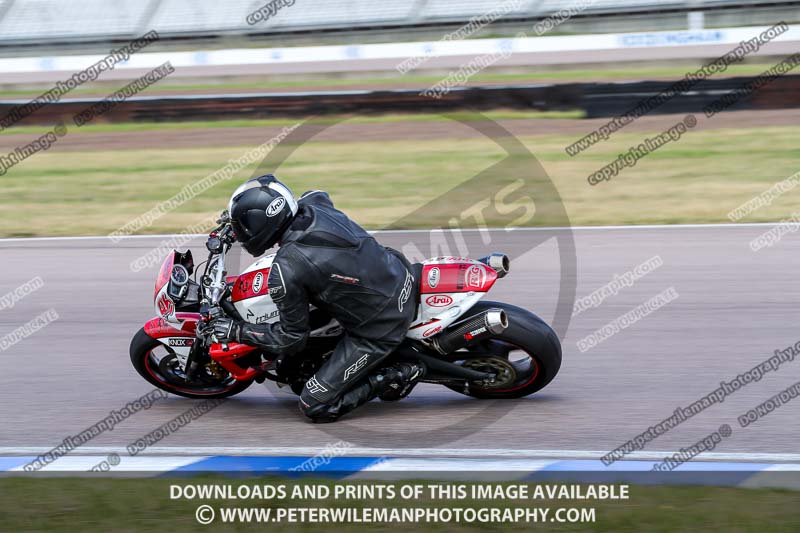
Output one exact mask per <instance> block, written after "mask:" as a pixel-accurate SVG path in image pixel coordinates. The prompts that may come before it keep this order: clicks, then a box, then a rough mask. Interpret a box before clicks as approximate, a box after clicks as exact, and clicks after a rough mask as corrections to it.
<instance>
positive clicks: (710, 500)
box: [0, 476, 800, 533]
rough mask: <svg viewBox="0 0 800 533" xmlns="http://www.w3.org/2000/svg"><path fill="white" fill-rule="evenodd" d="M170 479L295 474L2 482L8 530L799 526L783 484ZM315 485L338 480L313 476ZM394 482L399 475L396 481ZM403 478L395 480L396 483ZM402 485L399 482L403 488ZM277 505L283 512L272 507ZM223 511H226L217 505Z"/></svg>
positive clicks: (794, 499) (731, 529)
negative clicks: (253, 515)
mask: <svg viewBox="0 0 800 533" xmlns="http://www.w3.org/2000/svg"><path fill="white" fill-rule="evenodd" d="M172 483H179V484H189V483H191V484H198V483H219V484H232V485H234V486H237V485H239V484H251V485H254V484H258V485H262V486H263V485H266V484H272V485H276V484H283V485H285V486H286V490H287V494H288V495H289V496H291V490H292V487H293V486H294V484H295V483H296V482H293V481H288V480H286V479H277V478H262V479H248V480H246V481H240V480H231V479H230V478H224V477H213V476H202V477H193V478H191V480H186V479H182V480H168V479H108V478H95V479H86V478H49V479H22V478H6V479H2V480H0V492H2V497H0V520H1V521H0V529H1V530H2V531H13V532H16V533H22V532H40V531H47V532H50V533H72V532H74V531H81V532H90V531H91V532H94V531H100V532H104V533H106V532H120V533H122V532H139V533H142V532H145V533H146V532H154V533H155V532H159V533H160V532H163V531H170V532H176V533H177V532H192V531H249V530H255V529H258V530H262V531H263V530H265V529H267V528H268V530H269V531H315V530H319V531H323V530H324V531H331V530H333V531H352V530H356V529H357V530H362V531H364V530H370V531H393V530H395V531H396V530H397V528H398V527H406V528H413V529H414V530H415V531H530V530H532V529H547V530H553V531H614V532H616V531H632V532H641V531H647V532H653V533H661V532H665V533H666V532H670V533H671V532H675V531H724V532H726V533H738V532H755V533H763V532H764V531H769V532H776V533H777V532H796V531H798V529H799V528H800V509H799V508H798V505H797V504H798V501H800V493H798V492H793V491H783V490H765V489H762V490H753V489H737V488H721V487H681V486H676V487H654V486H646V487H645V486H631V487H630V491H629V496H630V498H629V499H628V500H604V501H603V500H600V501H598V500H581V501H574V500H552V501H549V500H475V499H465V500H450V501H445V502H443V501H441V500H438V501H436V500H430V499H428V498H427V497H424V498H421V499H419V500H401V499H400V498H399V497H398V498H396V499H394V500H383V501H378V500H369V499H367V500H358V499H350V500H343V499H334V498H332V497H331V498H328V499H319V500H317V499H310V498H302V497H299V498H292V499H286V500H282V501H269V500H266V501H265V500H244V501H236V500H186V499H175V500H171V499H170V489H169V486H170V484H172ZM312 483H314V484H319V483H324V484H327V485H329V486H330V485H331V482H330V481H318V480H314V481H312ZM393 484H395V483H393ZM395 485H396V484H395ZM396 491H397V493H399V488H397V489H396ZM203 504H209V505H212V506H213V507H215V508H217V509H218V508H219V507H221V506H224V507H271V508H272V509H277V508H279V507H284V508H288V507H355V508H365V507H384V506H385V507H398V508H403V507H406V508H408V507H423V508H442V507H462V508H464V507H472V508H480V507H498V508H509V507H527V508H531V507H538V508H549V509H551V511H550V516H553V515H554V514H555V509H557V508H560V507H578V508H592V507H593V508H595V509H596V511H595V516H596V521H595V522H594V523H583V524H560V523H549V522H548V523H545V524H536V523H530V524H529V523H518V524H513V523H512V524H480V523H460V524H458V523H449V524H448V523H445V524H405V525H404V524H368V525H366V524H316V525H312V524H302V523H285V522H283V523H270V524H263V523H262V524H255V523H254V524H221V523H219V518H218V519H217V520H216V521H215V522H214V523H212V524H211V525H208V526H201V525H199V524H198V523H197V522H196V521H195V510H196V509H197V507H198V506H200V505H203ZM273 512H275V511H273ZM217 513H219V511H218V510H217Z"/></svg>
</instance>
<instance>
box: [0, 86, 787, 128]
mask: <svg viewBox="0 0 800 533" xmlns="http://www.w3.org/2000/svg"><path fill="white" fill-rule="evenodd" d="M753 80H755V78H752V77H736V78H725V79H720V80H706V81H703V82H701V83H699V84H698V85H697V86H695V87H693V88H692V90H691V91H689V92H688V93H687V94H678V95H676V96H675V97H673V98H671V99H669V100H668V101H666V102H664V103H663V104H661V105H660V106H658V107H657V108H656V109H654V110H653V111H651V113H694V112H699V111H702V109H703V108H704V107H705V106H707V105H708V104H710V103H712V102H714V101H716V100H717V99H719V98H721V97H722V96H724V95H725V94H728V93H732V92H734V91H736V90H737V89H739V88H741V87H743V86H745V85H746V84H747V83H749V82H751V81H753ZM673 83H674V82H672V81H641V82H626V83H569V84H552V85H510V86H485V87H461V88H454V89H452V90H451V91H450V92H449V93H447V94H445V95H443V96H442V97H441V98H438V99H435V98H431V97H429V96H424V95H422V94H420V92H421V89H401V90H375V91H336V92H303V93H264V94H228V95H197V96H149V97H132V98H129V99H128V100H125V101H123V102H120V103H118V104H117V105H116V106H115V107H113V108H112V109H111V110H109V111H108V112H106V113H105V114H104V115H103V116H102V117H99V118H98V119H96V120H95V122H100V121H102V122H168V121H192V120H222V119H257V118H275V117H293V116H294V117H296V116H310V115H324V114H343V113H344V114H347V113H353V114H377V113H418V112H421V111H423V112H424V111H427V112H446V111H458V110H469V109H473V110H479V111H480V110H489V109H518V110H538V111H560V110H561V111H563V110H576V109H577V110H583V111H584V112H585V113H586V116H587V117H590V118H594V117H611V116H616V115H621V114H623V113H625V112H627V111H629V110H630V109H632V108H634V107H636V106H637V105H638V104H639V103H640V102H642V101H643V100H645V99H647V98H650V97H653V96H656V95H658V94H659V93H661V92H663V91H664V90H666V89H667V88H669V87H670V86H671V85H672V84H673ZM97 101H98V100H94V99H86V98H81V99H64V100H61V101H59V102H56V103H52V104H49V105H47V106H45V107H43V108H41V109H39V110H38V111H36V112H35V113H33V114H32V115H30V116H27V117H25V118H24V119H23V120H21V121H20V122H19V125H26V124H46V125H52V124H54V123H55V122H58V121H60V120H65V121H71V117H72V116H74V115H76V114H78V113H80V112H81V111H83V110H84V109H86V108H87V107H89V106H90V105H92V104H94V103H96V102H97ZM25 103H27V101H24V100H2V101H0V117H3V116H5V115H6V114H8V113H9V112H10V111H11V110H12V109H13V108H14V107H15V106H18V105H22V104H25ZM794 107H800V75H784V76H781V77H780V78H777V79H775V80H774V81H772V82H771V83H769V84H768V85H766V86H764V87H762V88H761V89H759V90H758V91H755V92H754V93H753V94H750V95H747V96H745V97H743V98H742V99H741V100H740V101H739V102H738V103H737V104H736V105H735V106H733V107H731V109H733V110H736V109H781V108H794Z"/></svg>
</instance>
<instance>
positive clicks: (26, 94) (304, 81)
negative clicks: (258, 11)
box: [0, 60, 772, 99]
mask: <svg viewBox="0 0 800 533" xmlns="http://www.w3.org/2000/svg"><path fill="white" fill-rule="evenodd" d="M399 62H400V60H398V63H399ZM698 66H699V65H698V64H697V63H694V62H685V63H683V62H675V63H673V64H671V65H664V66H650V65H649V64H646V63H641V64H630V65H626V66H623V67H613V68H603V67H601V68H591V69H553V68H540V69H531V70H525V71H512V72H498V71H491V70H489V71H483V72H480V73H477V74H475V75H474V76H472V77H471V78H470V83H526V82H527V83H539V82H551V81H552V82H565V83H566V82H586V81H592V80H634V79H652V78H674V79H679V78H682V77H683V76H684V75H685V74H686V73H687V72H692V71H694V70H696V69H697V68H698ZM770 66H772V64H767V63H745V64H741V65H732V66H730V67H728V69H727V70H726V71H725V74H724V75H725V76H753V75H756V74H760V73H761V72H763V71H765V70H766V69H768V68H769V67H770ZM421 72H425V71H412V72H411V73H409V74H407V75H405V76H401V75H399V74H398V73H395V72H391V73H389V74H387V75H385V76H375V75H369V76H363V77H359V76H352V75H351V76H347V77H331V76H324V77H320V76H303V75H296V76H291V77H289V76H282V77H281V78H280V79H253V80H244V81H222V82H216V83H214V82H209V81H202V82H198V83H191V84H185V83H176V84H174V85H173V84H172V83H169V82H165V83H159V84H158V85H156V86H154V88H157V90H158V91H159V92H162V93H164V92H169V93H176V94H180V93H185V92H187V91H198V92H200V91H202V92H208V93H216V92H224V91H227V90H252V91H253V92H258V91H264V90H274V89H293V90H298V89H299V90H307V91H313V90H315V89H316V88H317V87H333V88H336V87H342V88H344V87H351V86H360V85H375V86H385V87H386V88H389V87H392V86H396V85H397V84H398V83H402V84H404V85H419V86H421V87H422V86H427V85H431V84H433V83H436V82H437V81H440V80H441V79H442V74H441V73H439V72H436V73H429V74H421ZM717 77H719V76H717ZM121 85H124V84H121V83H119V82H113V83H112V82H99V83H98V82H95V83H92V84H85V85H83V86H81V87H78V88H76V89H75V90H73V91H71V92H70V96H85V95H89V94H92V95H96V94H103V95H105V94H106V93H110V92H113V91H114V90H116V89H118V88H119V87H120V86H121ZM51 86H52V85H48V84H41V85H37V86H36V87H33V88H24V89H0V98H12V99H18V98H31V99H33V98H35V97H37V96H39V95H40V94H42V92H44V91H46V90H48V89H49V88H50V87H51Z"/></svg>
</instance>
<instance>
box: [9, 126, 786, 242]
mask: <svg viewBox="0 0 800 533" xmlns="http://www.w3.org/2000/svg"><path fill="white" fill-rule="evenodd" d="M459 128H465V126H463V125H457V124H454V128H453V131H454V132H457V131H458V130H459ZM221 134H224V132H222V131H221ZM454 135H455V133H454ZM268 137H269V136H264V138H263V139H261V138H259V136H257V135H254V137H253V144H252V145H251V146H247V147H244V146H242V147H236V146H225V147H199V148H187V149H170V148H165V149H152V150H120V151H87V152H45V153H40V154H37V155H36V156H35V157H31V158H30V159H28V160H25V161H23V162H22V163H20V164H19V165H17V166H16V167H13V168H12V169H10V170H9V172H8V173H7V174H6V175H5V176H3V177H0V181H2V184H3V192H4V194H3V195H2V196H1V197H0V233H2V235H4V236H43V235H96V234H101V235H102V234H106V233H109V232H111V231H113V230H115V229H117V228H119V227H120V226H123V225H124V224H126V223H127V222H129V221H130V220H131V219H133V218H135V217H138V216H139V215H142V214H144V213H145V212H147V211H149V210H150V209H152V208H153V207H154V206H156V205H157V204H158V203H159V202H163V201H165V200H167V199H168V198H170V197H171V196H172V195H174V194H177V193H178V192H179V191H180V190H181V189H182V188H183V187H184V186H186V185H189V184H193V183H195V182H197V181H199V180H200V179H202V178H203V177H205V176H206V175H208V174H210V173H212V172H214V171H216V170H217V169H219V168H221V167H222V166H224V165H225V164H226V163H227V161H228V160H229V159H231V158H238V157H240V156H241V155H242V154H244V153H245V152H246V151H247V150H249V149H251V148H252V147H253V146H255V145H256V144H257V143H261V142H263V141H265V140H267V138H268ZM643 138H644V135H643V134H638V133H618V134H617V135H615V136H614V137H612V138H611V139H609V140H608V141H606V142H603V143H600V144H598V145H596V146H595V147H593V148H591V149H590V150H588V151H587V152H585V153H583V154H581V155H579V156H577V157H574V158H572V157H569V156H568V155H567V154H566V153H565V152H564V150H563V149H564V146H566V145H568V144H570V143H571V142H573V141H574V140H575V139H576V136H570V137H567V136H563V135H562V136H551V135H542V136H535V137H526V138H523V139H522V141H523V142H524V143H525V144H526V146H527V147H528V148H529V149H530V150H531V152H532V153H533V154H535V156H536V157H537V158H538V159H539V161H540V162H541V163H542V165H543V166H544V168H545V169H546V171H547V173H548V174H549V176H550V177H551V179H552V181H553V183H554V184H555V186H556V187H557V189H558V191H559V193H560V195H561V199H562V200H563V204H564V206H565V208H566V211H567V213H568V215H569V219H570V221H571V223H572V224H573V225H603V224H649V223H668V224H671V223H693V222H729V220H728V218H727V214H728V213H729V212H730V210H732V209H734V208H735V207H737V206H739V205H740V204H742V203H744V202H746V201H748V200H749V199H751V198H752V197H754V196H756V195H757V194H759V193H761V192H762V191H764V190H766V189H767V188H769V187H770V186H771V185H772V184H774V183H775V182H777V181H780V180H783V179H785V178H786V177H788V176H790V175H792V174H794V173H796V172H797V171H798V170H800V151H798V150H797V139H798V138H800V127H772V128H748V129H734V128H732V129H718V130H705V131H691V132H689V133H687V134H685V135H684V136H683V138H681V139H680V141H679V142H676V143H670V144H667V145H666V146H664V147H662V148H661V149H660V150H659V151H657V152H655V153H653V154H651V155H649V156H648V157H646V158H644V159H642V160H640V161H639V162H638V163H637V165H636V166H635V167H633V168H628V169H624V170H623V171H622V172H621V174H620V175H619V176H617V177H615V178H613V179H612V180H611V181H610V182H605V183H601V184H600V185H597V186H594V187H592V186H589V185H588V184H587V181H586V177H587V176H588V175H589V174H590V173H591V172H593V171H595V170H597V169H599V168H601V167H602V166H604V165H606V164H607V163H609V162H610V161H612V160H613V159H614V158H616V157H617V155H618V154H620V153H622V152H624V151H626V150H627V149H628V147H629V146H631V145H634V144H638V143H640V142H642V139H643ZM503 158H504V152H503V151H502V150H501V149H500V148H499V147H498V146H497V145H496V144H494V143H493V142H492V141H490V140H488V139H483V138H462V139H433V140H425V141H421V140H398V141H372V142H370V141H357V142H356V141H352V142H351V141H348V139H346V138H343V139H341V141H337V142H329V141H312V142H309V143H307V144H305V145H303V146H302V147H300V148H299V149H297V151H295V152H294V153H293V154H292V156H291V157H290V158H289V159H288V160H287V161H286V162H285V163H284V164H283V165H282V166H281V167H280V168H279V169H278V171H277V174H278V175H279V177H281V178H282V179H283V180H285V181H286V182H287V183H288V184H289V185H290V186H291V187H292V188H293V190H294V191H295V192H297V193H301V192H303V191H306V190H311V189H325V190H328V191H330V193H331V195H332V197H333V199H334V201H335V203H336V204H337V205H338V206H339V207H341V208H342V209H343V210H344V211H346V212H347V213H349V214H350V215H351V216H352V217H353V218H354V219H355V220H357V221H359V222H360V223H362V224H364V225H365V226H367V227H370V228H380V227H385V226H387V225H390V224H392V223H393V222H395V221H397V220H399V219H401V218H402V217H403V216H404V215H407V214H409V213H411V212H413V211H414V210H415V209H417V208H419V207H421V206H423V205H425V204H426V203H427V202H428V201H430V200H432V199H434V198H437V197H439V196H441V195H444V194H445V193H446V192H447V191H449V190H450V189H451V188H453V187H455V186H457V185H458V184H460V183H462V182H464V181H465V180H467V179H469V178H471V177H472V176H475V175H477V174H478V173H480V172H481V171H483V170H484V169H486V168H488V167H490V166H491V165H493V164H494V163H497V162H499V161H501V160H502V159H503ZM254 170H255V165H253V166H251V167H250V168H249V169H246V170H243V171H241V172H239V174H237V175H236V176H235V177H234V178H233V179H231V180H230V181H223V182H221V183H219V184H218V185H216V186H215V187H213V188H212V189H210V190H208V191H206V192H205V193H203V194H201V195H199V196H197V197H196V198H193V199H192V200H191V201H189V202H186V203H185V204H183V205H181V206H180V207H179V208H177V209H175V210H174V211H170V212H168V213H167V214H165V215H164V216H162V217H161V218H159V219H157V220H156V221H155V222H154V223H153V224H152V225H151V226H148V227H146V228H144V229H142V230H141V231H140V233H164V232H179V231H182V230H183V229H184V228H186V227H188V226H191V225H194V224H196V223H197V222H198V221H200V220H203V219H204V218H205V217H208V216H211V215H212V214H214V213H218V212H219V211H220V210H221V209H222V208H223V207H224V206H225V204H226V203H227V199H228V197H229V195H230V193H231V192H232V191H233V189H235V188H236V186H237V185H238V184H239V183H240V182H241V181H243V180H245V179H247V178H248V177H250V175H251V173H252V172H253V171H254ZM529 170H530V169H527V168H524V167H523V168H517V169H516V172H515V173H512V174H510V175H508V176H505V177H504V178H503V179H515V178H527V177H529ZM486 179H487V180H488V179H490V178H486ZM486 185H487V186H490V185H492V184H491V183H488V182H487V183H486ZM468 193H469V194H471V195H472V196H474V197H475V198H476V200H475V201H477V199H480V194H481V191H480V190H475V191H468ZM476 195H477V196H476ZM533 195H534V196H536V191H535V190H534V191H533ZM452 197H453V198H460V197H458V196H457V195H453V196H452ZM798 197H800V188H798V189H796V190H791V191H789V192H787V193H785V194H783V195H782V196H780V197H779V198H777V199H775V200H774V201H773V202H772V204H771V205H769V206H767V207H763V208H761V209H758V210H757V211H755V212H754V213H753V214H751V215H750V216H748V217H747V218H746V219H744V220H743V221H748V222H751V221H777V220H781V219H783V218H786V217H787V216H789V215H790V214H791V213H793V212H794V211H796V210H797V208H796V206H797V203H798V202H797V201H798ZM534 200H535V202H536V210H537V211H536V216H535V217H533V219H532V220H530V221H528V222H526V223H527V224H532V225H552V224H561V223H563V222H564V221H563V219H559V218H558V217H555V218H554V217H553V216H550V213H552V212H553V210H552V207H553V205H552V204H553V203H554V202H555V199H553V198H552V197H545V196H539V197H536V198H534ZM462 204H463V203H462ZM459 206H460V207H459ZM461 210H463V205H461V204H459V203H458V202H453V207H452V209H451V208H448V207H447V206H445V208H443V209H439V210H430V211H426V212H424V213H422V214H421V215H420V216H417V217H415V218H414V219H413V220H411V221H408V222H407V223H406V224H405V227H418V228H425V227H430V226H432V225H439V224H443V223H446V222H447V221H448V220H449V219H450V218H451V217H452V216H458V215H459V213H460V212H461ZM517 216H518V214H516V213H514V214H511V215H507V216H505V217H500V218H490V219H489V220H488V222H489V223H495V224H498V223H505V222H507V221H508V220H509V219H510V218H516V217H517Z"/></svg>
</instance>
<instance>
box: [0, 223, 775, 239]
mask: <svg viewBox="0 0 800 533" xmlns="http://www.w3.org/2000/svg"><path fill="white" fill-rule="evenodd" d="M779 223H780V222H748V223H744V224H730V223H725V224H641V225H631V226H545V227H533V228H519V227H512V228H458V231H461V232H464V233H471V232H476V231H506V232H513V231H569V230H579V231H602V230H626V229H695V228H754V227H765V226H775V225H777V224H779ZM431 231H436V230H428V229H390V230H374V231H370V233H375V234H381V233H385V234H393V233H429V232H431ZM447 231H452V230H447ZM178 235H182V236H185V237H192V238H200V237H206V236H207V235H206V234H204V233H196V234H193V235H183V234H179V233H171V234H160V235H125V236H121V237H118V238H117V239H118V240H128V239H131V240H133V239H168V238H170V237H176V236H178ZM98 239H108V240H111V238H110V237H109V236H108V235H86V236H76V237H10V238H8V237H7V238H2V239H0V242H28V241H30V242H35V241H89V240H98ZM112 245H113V243H112Z"/></svg>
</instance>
